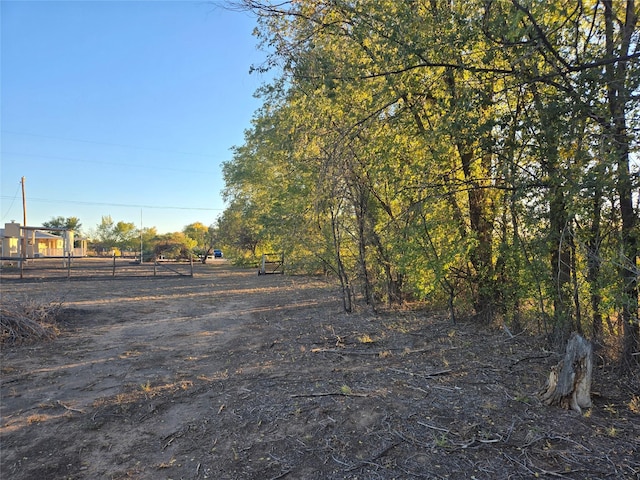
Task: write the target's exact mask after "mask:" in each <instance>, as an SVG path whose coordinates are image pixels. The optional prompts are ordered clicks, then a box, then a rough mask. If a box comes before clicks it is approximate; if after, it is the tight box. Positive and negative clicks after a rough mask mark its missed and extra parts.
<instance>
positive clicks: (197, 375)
mask: <svg viewBox="0 0 640 480" xmlns="http://www.w3.org/2000/svg"><path fill="white" fill-rule="evenodd" d="M337 293H338V292H337V288H336V286H335V285H334V284H332V283H331V282H329V281H327V280H326V279H318V278H309V277H294V276H285V275H267V276H258V275H256V271H255V270H241V269H237V268H234V267H231V266H230V265H228V264H227V263H226V262H220V261H217V262H214V264H213V265H197V266H196V272H195V276H194V277H193V278H192V277H186V276H177V275H175V276H163V277H146V278H144V277H143V278H132V277H122V278H120V277H115V278H103V279H95V278H94V279H87V278H84V279H71V281H67V280H66V279H65V280H61V279H58V280H56V281H29V282H20V281H14V280H11V281H5V282H3V284H2V297H3V298H20V297H28V298H30V299H32V300H33V299H37V300H40V301H50V300H62V301H63V302H64V306H65V311H64V315H63V316H62V319H61V324H60V326H61V329H62V332H61V335H60V336H59V337H58V338H57V339H56V340H53V341H49V342H46V343H39V344H31V345H21V346H5V347H4V348H3V349H2V352H1V360H2V383H1V404H0V406H1V408H0V413H1V415H2V419H1V426H0V440H1V463H0V477H1V478H3V479H16V480H19V479H128V478H135V479H176V480H177V479H206V478H209V479H266V480H276V479H286V480H290V479H393V478H396V479H413V478H427V479H530V478H569V479H634V480H638V479H640V415H639V412H640V398H639V397H638V395H640V392H638V386H639V385H640V382H639V381H638V379H637V378H631V379H626V380H624V381H622V380H617V379H616V377H615V376H614V375H613V372H612V370H611V368H610V367H603V366H602V364H601V362H598V364H597V365H596V368H595V372H594V384H593V390H594V392H593V400H594V407H593V408H592V409H590V410H588V411H586V412H583V413H582V414H578V413H575V412H568V411H565V410H562V409H559V408H554V407H547V406H544V405H542V404H541V403H540V402H539V400H538V399H537V397H536V392H537V391H538V390H539V389H541V388H542V387H543V386H544V383H545V380H546V376H547V374H548V371H549V368H550V367H551V366H552V365H554V364H556V363H557V362H558V360H559V357H558V356H557V355H556V354H553V353H551V352H548V351H546V350H544V348H543V347H542V343H540V342H539V341H538V339H536V338H535V337H532V336H527V335H519V336H516V337H515V338H512V337H510V336H509V335H508V334H507V333H506V332H505V331H504V330H502V329H499V328H479V327H478V326H477V325H474V324H471V323H459V324H457V325H452V324H451V323H450V322H449V321H448V320H447V319H446V316H444V315H438V314H433V313H425V312H421V311H415V310H409V309H406V310H402V311H393V312H385V313H380V314H374V313H372V312H368V311H362V312H358V313H353V314H345V313H343V312H342V311H341V302H340V299H339V297H338V294H337Z"/></svg>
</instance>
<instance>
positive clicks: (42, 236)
mask: <svg viewBox="0 0 640 480" xmlns="http://www.w3.org/2000/svg"><path fill="white" fill-rule="evenodd" d="M34 232H35V235H36V240H39V239H40V240H44V239H47V238H60V236H59V235H53V234H52V233H47V232H43V231H41V230H34ZM29 236H31V233H29V234H28V237H29ZM0 238H4V228H0Z"/></svg>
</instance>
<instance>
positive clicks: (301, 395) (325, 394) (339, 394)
mask: <svg viewBox="0 0 640 480" xmlns="http://www.w3.org/2000/svg"><path fill="white" fill-rule="evenodd" d="M368 396H369V394H368V393H353V392H351V393H342V392H322V393H294V394H293V395H291V396H290V398H304V397H368Z"/></svg>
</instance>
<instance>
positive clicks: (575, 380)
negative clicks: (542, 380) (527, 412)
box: [540, 333, 593, 412]
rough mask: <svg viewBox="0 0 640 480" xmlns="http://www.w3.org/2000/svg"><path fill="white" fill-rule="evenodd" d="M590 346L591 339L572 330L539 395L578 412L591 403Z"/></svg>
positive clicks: (545, 399) (591, 358) (591, 360)
mask: <svg viewBox="0 0 640 480" xmlns="http://www.w3.org/2000/svg"><path fill="white" fill-rule="evenodd" d="M592 368H593V348H592V345H591V342H589V341H588V340H585V339H584V338H583V337H582V336H580V335H578V334H577V333H573V334H572V335H571V338H570V339H569V342H568V343H567V350H566V353H565V355H564V358H563V359H562V360H560V362H559V363H558V364H557V365H556V366H554V367H552V368H551V372H550V373H549V379H548V380H547V385H546V386H545V388H544V389H543V390H542V391H541V392H540V397H541V399H542V401H543V402H544V403H546V404H547V405H559V406H561V407H562V408H567V409H568V408H570V409H571V410H575V411H576V412H582V408H590V407H591V372H592Z"/></svg>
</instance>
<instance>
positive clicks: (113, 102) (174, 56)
mask: <svg viewBox="0 0 640 480" xmlns="http://www.w3.org/2000/svg"><path fill="white" fill-rule="evenodd" d="M0 9H1V11H0V13H1V25H0V26H1V42H2V43H1V57H2V64H1V71H0V75H1V84H0V88H1V89H0V95H1V98H0V104H1V107H0V108H1V112H0V113H1V117H0V118H1V130H2V132H1V137H0V140H1V157H0V161H1V170H0V173H1V198H0V200H1V202H0V215H1V218H0V223H1V224H2V225H4V223H5V222H9V221H11V220H16V221H19V222H20V223H22V193H21V189H20V179H21V177H23V176H24V177H25V191H26V198H27V224H28V225H32V226H37V225H41V224H42V222H45V221H47V220H50V219H51V218H53V217H57V216H63V217H71V216H75V217H79V218H80V221H81V222H82V225H83V231H85V232H87V231H90V230H92V229H95V227H96V225H97V224H99V223H100V220H101V218H102V216H106V215H111V217H112V218H113V220H114V221H116V222H117V221H125V222H133V223H135V224H136V226H140V225H141V224H142V226H143V227H151V226H155V227H156V228H157V229H158V231H159V232H160V233H168V232H174V231H181V230H182V228H183V227H184V226H185V225H188V224H190V223H193V222H196V221H199V222H202V223H204V224H207V225H208V224H211V223H213V222H214V221H215V219H216V217H217V216H218V215H219V214H220V213H221V212H222V210H223V209H224V204H223V202H222V198H221V194H220V192H221V189H222V188H223V187H224V183H223V179H222V170H221V163H222V162H223V161H226V160H229V159H231V156H232V152H231V147H232V146H234V145H241V144H242V143H243V135H244V130H245V129H247V128H249V127H250V121H251V118H252V116H253V113H254V112H255V111H256V110H257V109H258V108H259V107H260V102H259V100H258V99H256V98H255V97H254V96H253V94H254V93H255V91H256V90H257V88H258V87H259V86H260V85H261V84H262V83H264V82H265V81H267V80H268V79H265V77H263V76H260V74H255V73H254V74H249V69H250V67H251V65H257V64H260V63H262V61H263V60H264V57H265V54H264V52H260V51H259V50H257V48H256V45H257V40H256V38H255V37H253V36H252V31H253V28H254V27H255V19H254V18H253V17H251V16H249V15H248V14H247V13H241V12H233V11H229V10H225V9H222V8H219V7H216V6H215V5H213V4H212V3H209V2H188V1H177V2H172V1H66V2H60V1H6V0H2V2H0Z"/></svg>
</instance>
